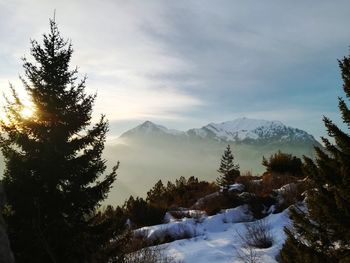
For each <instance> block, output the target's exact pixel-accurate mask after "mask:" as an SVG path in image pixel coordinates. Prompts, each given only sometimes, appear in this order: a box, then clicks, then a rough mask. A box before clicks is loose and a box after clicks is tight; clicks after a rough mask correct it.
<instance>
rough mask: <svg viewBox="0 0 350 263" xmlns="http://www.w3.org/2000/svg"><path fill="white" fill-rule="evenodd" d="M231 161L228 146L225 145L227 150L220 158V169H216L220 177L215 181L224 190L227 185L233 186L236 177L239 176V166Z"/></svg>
mask: <svg viewBox="0 0 350 263" xmlns="http://www.w3.org/2000/svg"><path fill="white" fill-rule="evenodd" d="M233 160H234V157H233V155H232V152H231V148H230V145H227V148H226V150H225V151H224V154H223V155H222V157H221V162H220V167H219V169H218V172H219V174H220V175H219V177H218V178H217V179H216V183H217V184H218V185H219V186H221V187H222V188H223V189H224V190H227V189H228V187H229V185H231V184H234V183H235V181H236V179H237V177H239V176H240V171H239V165H238V164H234V162H233Z"/></svg>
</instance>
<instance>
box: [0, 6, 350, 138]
mask: <svg viewBox="0 0 350 263" xmlns="http://www.w3.org/2000/svg"><path fill="white" fill-rule="evenodd" d="M54 10H56V22H57V23H58V26H59V30H60V31H61V34H62V35H63V36H64V37H65V38H69V39H71V41H72V43H73V48H74V50H75V52H74V54H73V59H72V63H71V65H72V67H74V66H78V68H79V72H80V76H84V75H87V77H88V81H87V92H91V93H94V92H97V96H98V97H97V100H96V104H95V111H94V117H96V116H98V115H99V114H101V113H104V114H106V115H107V118H108V119H109V121H110V133H109V136H110V138H114V137H117V136H118V135H119V134H120V133H122V132H124V131H126V130H127V129H130V128H132V127H134V126H136V125H137V124H139V123H141V122H143V121H145V120H151V121H153V122H155V123H159V124H162V125H165V126H167V127H168V128H175V129H179V130H187V129H189V128H193V127H201V126H204V125H206V124H208V123H209V122H222V121H228V120H233V119H235V118H238V117H248V118H258V119H266V120H279V121H282V122H283V123H285V124H287V125H289V126H292V127H297V128H300V129H303V130H306V131H307V132H309V133H311V134H313V135H315V137H316V138H319V136H322V135H325V134H326V132H325V128H324V126H323V124H322V116H323V115H326V116H329V117H330V118H331V119H333V120H334V121H335V122H336V123H341V119H340V117H339V111H338V108H337V97H338V96H343V92H342V89H341V85H342V82H341V78H340V74H339V68H338V61H337V59H341V58H342V57H343V56H346V55H348V54H349V45H350V30H349V23H350V16H349V10H350V1H341V0H339V1H322V0H321V1H301V0H300V1H299V0H297V1H278V0H276V1H271V0H266V1H258V0H256V1H249V0H247V1H238V0H237V1H235V0H232V1H231V0H227V1H224V0H217V1H206V0H197V1H195V0H189V1H188V0H186V1H185V0H178V1H171V0H163V1H155V0H147V1H141V0H138V1H136V0H135V1H131V0H130V1H125V0H119V1H118V0H70V1H68V0H61V1H51V0H11V1H9V0H0V35H1V41H0V89H1V91H4V92H7V91H8V87H9V83H12V84H13V85H14V86H15V87H16V89H18V90H19V91H20V92H21V88H22V85H21V82H20V81H19V78H18V76H19V75H21V74H22V75H23V73H24V71H23V68H22V61H21V58H22V57H23V56H25V57H27V58H30V54H29V52H30V39H36V40H39V41H40V40H41V39H42V34H43V33H45V32H48V29H49V19H50V18H52V17H53V14H54Z"/></svg>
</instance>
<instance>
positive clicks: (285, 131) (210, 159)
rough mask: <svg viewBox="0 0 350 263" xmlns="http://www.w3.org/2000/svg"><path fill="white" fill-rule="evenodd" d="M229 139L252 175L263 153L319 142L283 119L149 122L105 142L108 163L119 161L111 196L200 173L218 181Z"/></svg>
mask: <svg viewBox="0 0 350 263" xmlns="http://www.w3.org/2000/svg"><path fill="white" fill-rule="evenodd" d="M227 144H230V145H231V147H232V152H233V154H234V157H235V161H236V162H237V163H238V164H239V165H240V168H241V172H244V171H250V172H252V173H253V174H254V175H255V174H259V173H261V172H263V171H264V167H263V166H262V165H261V162H262V157H263V156H265V157H268V156H270V155H272V154H274V153H276V152H277V151H278V150H281V151H283V152H287V153H291V154H294V155H297V156H299V157H301V156H302V155H306V156H310V157H313V154H314V146H321V145H320V144H319V142H317V141H316V140H315V138H314V137H313V136H312V135H311V134H308V133H307V132H305V131H303V130H300V129H297V128H293V127H289V126H286V125H284V124H283V123H282V122H280V121H267V120H255V119H248V118H240V119H236V120H233V121H227V122H222V123H210V124H208V125H205V126H203V127H201V128H194V129H190V130H188V131H178V130H173V129H168V128H166V127H164V126H162V125H158V124H155V123H152V122H150V121H146V122H144V123H142V124H140V125H138V126H136V127H135V128H133V129H131V130H128V131H126V132H125V133H123V134H122V135H121V136H120V138H119V139H118V140H117V141H116V142H114V143H110V144H108V145H106V149H105V158H106V159H107V160H108V164H110V165H112V164H115V163H116V161H117V160H120V162H121V166H120V169H119V175H118V179H117V182H116V184H115V189H114V190H112V192H111V197H110V201H112V203H120V202H122V201H123V200H125V198H127V197H128V196H129V195H130V194H132V195H141V196H144V195H145V194H146V192H147V191H148V190H149V189H150V188H151V187H152V186H153V185H154V184H155V182H156V181H157V180H159V179H162V180H163V182H164V181H167V180H175V179H176V178H179V177H180V176H185V177H189V176H196V177H198V178H200V179H202V180H208V181H214V180H215V179H216V177H217V176H218V173H217V169H218V167H219V162H220V158H221V155H222V154H223V152H224V149H225V148H226V146H227Z"/></svg>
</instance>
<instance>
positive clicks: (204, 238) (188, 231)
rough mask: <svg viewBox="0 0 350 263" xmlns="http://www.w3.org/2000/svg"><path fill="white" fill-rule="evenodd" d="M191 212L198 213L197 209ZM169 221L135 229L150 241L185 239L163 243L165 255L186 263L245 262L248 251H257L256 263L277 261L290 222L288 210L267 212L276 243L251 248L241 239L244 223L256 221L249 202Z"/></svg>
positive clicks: (244, 230) (267, 221)
mask: <svg viewBox="0 0 350 263" xmlns="http://www.w3.org/2000/svg"><path fill="white" fill-rule="evenodd" d="M191 213H195V214H196V211H192V212H191ZM168 220H169V223H166V224H162V225H156V226H151V227H144V228H141V229H138V230H136V233H137V234H139V235H144V236H147V237H148V238H149V239H150V240H162V238H165V236H167V237H173V238H174V239H178V238H181V237H182V238H184V239H180V240H176V241H173V242H170V243H167V244H163V245H161V246H160V247H161V248H163V249H164V251H165V254H166V255H169V256H171V257H172V258H174V260H176V261H179V262H183V263H192V262H198V263H207V262H208V263H209V262H210V263H213V262H217V263H220V262H222V263H234V262H244V261H242V259H241V257H242V256H244V255H245V254H248V253H253V254H254V256H255V257H256V259H257V261H256V262H263V263H270V262H277V261H276V259H275V258H276V256H277V255H278V252H279V251H280V249H281V247H282V245H283V243H284V240H285V234H284V231H283V228H284V227H285V226H286V225H288V224H290V219H289V218H288V209H287V210H285V211H283V212H282V213H279V214H270V215H268V216H267V217H265V218H264V219H262V220H264V221H265V223H266V225H267V226H268V227H269V229H270V232H271V234H272V236H273V245H272V246H271V247H270V248H267V249H253V250H249V249H246V248H245V246H244V240H242V237H244V235H245V232H246V226H245V224H255V223H256V220H254V218H253V216H252V215H251V213H250V211H249V210H248V207H247V206H246V205H243V206H239V207H236V208H232V209H227V210H225V211H223V212H222V213H219V214H217V215H213V216H206V215H203V214H200V213H197V214H196V216H194V218H184V219H181V220H175V219H172V218H171V217H169V216H168Z"/></svg>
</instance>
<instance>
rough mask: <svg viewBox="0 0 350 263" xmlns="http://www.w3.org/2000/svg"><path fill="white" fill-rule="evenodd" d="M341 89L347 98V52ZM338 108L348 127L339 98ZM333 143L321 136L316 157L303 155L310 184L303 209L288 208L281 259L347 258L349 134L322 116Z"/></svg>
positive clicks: (349, 243)
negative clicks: (290, 223)
mask: <svg viewBox="0 0 350 263" xmlns="http://www.w3.org/2000/svg"><path fill="white" fill-rule="evenodd" d="M339 66H340V69H341V73H342V79H343V81H344V85H343V90H344V92H345V94H346V97H347V98H348V99H349V98H350V56H349V57H345V58H344V59H343V60H341V61H339ZM339 109H340V112H341V116H342V119H343V121H344V123H345V124H346V125H347V126H348V128H349V127H350V110H349V108H348V106H347V105H346V102H345V100H344V99H343V98H339ZM323 121H324V124H325V126H326V128H327V131H328V134H329V136H330V137H331V138H333V139H334V143H333V142H331V141H330V140H328V139H326V138H323V142H324V145H325V150H326V151H324V150H322V149H320V148H316V153H317V158H316V161H315V162H314V161H312V160H311V159H309V158H305V163H306V165H305V166H306V169H305V175H306V176H308V178H309V179H310V180H311V182H312V184H313V187H312V189H311V190H310V191H308V195H307V200H306V205H307V212H304V211H303V209H300V208H295V209H293V210H292V211H291V218H292V219H293V228H292V229H286V233H287V240H286V243H285V244H284V246H283V249H282V251H281V259H282V261H283V262H294V263H299V262H300V263H301V262H303V263H308V262H314V263H316V262H317V263H319V262H320V263H322V262H339V263H345V262H350V135H349V134H346V133H345V132H343V131H342V130H341V129H340V128H338V127H337V126H336V125H335V124H334V123H333V122H332V121H331V120H330V119H328V118H326V117H324V119H323Z"/></svg>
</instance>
